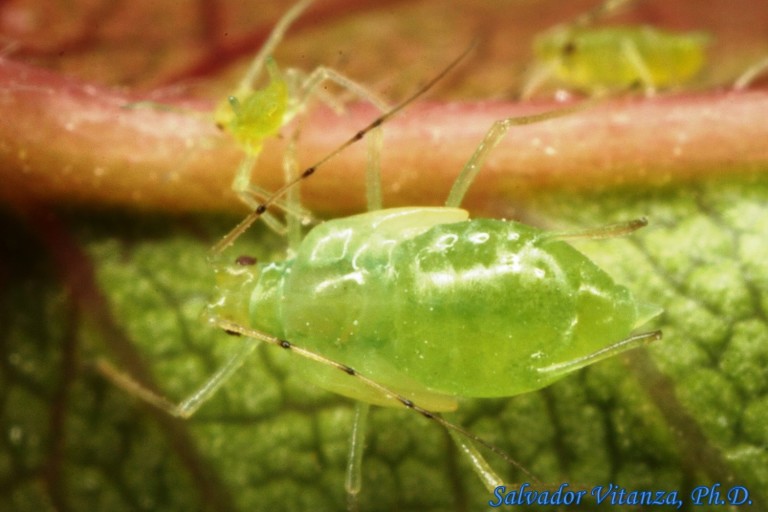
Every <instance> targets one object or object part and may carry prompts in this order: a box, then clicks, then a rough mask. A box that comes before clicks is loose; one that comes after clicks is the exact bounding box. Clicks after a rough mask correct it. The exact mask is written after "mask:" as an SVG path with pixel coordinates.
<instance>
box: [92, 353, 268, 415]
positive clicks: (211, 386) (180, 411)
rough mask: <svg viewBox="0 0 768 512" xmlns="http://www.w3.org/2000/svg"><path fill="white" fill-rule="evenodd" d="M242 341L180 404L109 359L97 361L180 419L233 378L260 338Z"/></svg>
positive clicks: (113, 379)
mask: <svg viewBox="0 0 768 512" xmlns="http://www.w3.org/2000/svg"><path fill="white" fill-rule="evenodd" d="M242 341H243V343H242V344H241V345H240V348H239V350H238V351H237V352H236V353H235V354H234V355H233V356H232V357H230V359H229V360H228V361H227V362H226V363H225V364H224V366H222V367H221V368H220V369H219V370H218V371H217V372H216V373H215V374H214V375H213V376H211V378H209V379H208V380H207V381H205V383H203V385H202V386H200V388H198V389H197V390H196V391H195V392H193V393H192V394H190V395H189V396H188V397H187V398H185V399H184V400H182V401H181V402H179V403H178V404H174V403H173V402H171V401H169V400H168V399H167V398H165V397H163V396H161V395H158V394H157V393H155V392H154V391H152V390H150V389H148V388H147V387H145V386H143V385H142V384H140V383H138V382H136V381H135V380H134V379H132V378H131V377H129V376H128V375H126V374H125V373H123V372H121V371H120V370H118V369H117V368H115V367H114V366H113V365H112V364H111V363H110V362H108V361H107V360H105V359H99V360H98V361H97V362H96V368H97V370H98V371H99V373H101V374H102V375H103V376H104V377H106V378H107V379H108V380H109V381H111V382H112V383H113V384H115V385H116V386H117V387H119V388H122V389H123V390H125V391H126V392H128V393H129V394H131V395H134V396H136V397H138V398H140V399H141V400H143V401H145V402H147V403H148V404H150V405H153V406H155V407H157V408H159V409H162V410H164V411H166V412H167V413H168V414H170V415H172V416H175V417H177V418H189V417H190V416H192V415H193V414H194V413H195V412H196V411H197V410H198V409H199V408H200V406H202V405H203V404H204V403H205V402H207V401H208V400H209V399H210V398H211V397H212V396H213V395H214V394H216V392H217V391H218V390H219V388H221V386H222V385H223V384H224V383H225V382H226V381H227V380H229V378H230V377H231V376H232V374H233V373H234V372H235V371H237V370H238V368H240V367H241V366H242V365H243V363H245V361H246V360H247V359H248V356H250V355H251V354H252V353H253V351H254V349H255V348H256V346H257V345H258V344H259V343H258V341H257V340H255V339H252V338H244V339H243V340H242Z"/></svg>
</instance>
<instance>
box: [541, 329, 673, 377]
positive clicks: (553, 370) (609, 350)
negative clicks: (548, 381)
mask: <svg viewBox="0 0 768 512" xmlns="http://www.w3.org/2000/svg"><path fill="white" fill-rule="evenodd" d="M660 339H661V331H652V332H644V333H641V334H635V335H632V336H629V337H628V338H625V339H623V340H621V341H619V342H617V343H614V344H613V345H610V346H608V347H605V348H603V349H600V350H598V351H597V352H593V353H592V354H589V355H586V356H584V357H580V358H578V359H572V360H571V361H566V362H564V363H557V364H553V365H551V366H547V367H544V368H539V369H538V371H539V372H541V373H548V374H552V375H565V374H567V373H571V372H573V371H575V370H578V369H580V368H584V367H585V366H589V365H591V364H594V363H596V362H598V361H602V360H603V359H607V358H609V357H612V356H615V355H617V354H620V353H621V352H625V351H627V350H631V349H633V348H637V347H640V346H642V345H645V344H647V343H650V342H652V341H656V340H660Z"/></svg>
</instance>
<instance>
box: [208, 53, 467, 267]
mask: <svg viewBox="0 0 768 512" xmlns="http://www.w3.org/2000/svg"><path fill="white" fill-rule="evenodd" d="M475 46H477V42H476V41H473V42H472V43H471V44H470V45H469V46H467V48H466V49H465V50H464V51H463V52H461V54H459V56H458V57H456V58H455V59H453V60H452V61H451V62H450V63H449V64H448V65H447V66H446V67H445V68H443V70H442V71H440V73H438V74H437V75H436V76H435V77H433V78H432V79H431V80H429V81H428V82H427V83H426V84H424V85H423V86H422V87H421V88H419V89H418V90H417V91H416V92H415V93H413V94H412V95H411V96H409V97H407V98H406V99H405V100H403V101H401V102H400V103H399V104H397V105H396V106H394V107H393V108H392V109H391V110H389V111H387V112H385V113H384V114H382V115H380V116H379V117H377V118H376V119H374V120H373V121H372V122H371V123H369V124H368V125H367V126H366V127H364V128H362V129H361V130H358V131H357V132H356V133H355V134H354V135H353V136H352V137H350V138H349V139H347V140H346V141H345V142H343V143H342V144H341V145H340V146H338V147H337V148H336V149H334V150H333V151H331V152H330V153H328V154H327V155H326V156H325V157H323V158H321V159H320V160H318V161H317V162H315V164H313V165H311V166H310V167H307V168H306V169H305V170H304V171H302V172H301V174H299V175H298V176H296V177H295V178H293V179H292V180H290V181H287V182H286V183H285V184H284V185H283V186H281V187H280V188H278V189H277V190H276V191H275V192H274V193H273V194H272V195H271V196H270V197H268V198H266V199H265V200H264V201H263V202H262V203H261V204H259V205H258V206H257V207H256V208H255V209H254V210H253V211H252V212H250V213H249V214H248V215H247V216H246V217H245V218H244V219H243V220H242V221H240V223H239V224H238V225H237V226H235V227H234V228H233V229H232V230H231V231H230V232H229V233H227V234H226V235H224V237H223V238H222V239H221V240H219V242H218V243H217V244H216V245H214V246H213V247H212V248H211V254H212V255H214V256H215V255H218V254H220V253H221V252H222V251H224V249H226V248H227V247H229V246H230V245H232V243H233V242H234V241H235V240H236V239H237V238H238V237H239V236H240V235H242V234H243V233H244V232H245V231H246V230H247V229H248V228H249V227H250V226H251V225H252V224H253V223H254V222H256V220H258V219H259V217H261V216H262V215H263V214H264V213H265V212H266V211H267V209H268V208H269V207H270V206H272V204H273V203H275V202H276V201H277V200H278V199H279V198H280V197H282V196H283V195H284V194H285V193H286V192H287V191H288V190H289V189H290V188H291V187H294V186H296V185H297V184H298V183H299V182H301V181H302V180H305V179H307V178H309V177H310V176H311V175H312V174H314V173H315V171H316V170H317V169H318V168H319V167H320V166H322V165H324V164H325V163H326V162H328V161H329V160H331V159H332V158H334V157H335V156H336V155H338V154H339V153H341V152H342V151H344V150H345V149H346V148H348V147H349V146H351V145H352V144H354V143H356V142H358V141H360V140H362V139H363V138H365V136H366V135H367V134H368V133H369V132H370V131H372V130H374V129H376V128H378V127H379V126H381V125H383V124H384V123H386V122H387V121H389V119H391V118H392V117H394V116H396V115H397V114H398V113H400V112H401V111H402V110H403V109H405V108H406V107H407V106H409V105H410V104H411V103H413V102H414V101H416V100H417V99H418V98H419V97H421V96H423V95H424V94H425V93H426V92H427V91H429V90H430V89H431V88H432V87H434V85H435V84H436V83H438V82H439V81H440V80H442V79H443V78H444V77H445V76H446V75H447V74H448V73H450V72H451V71H452V70H453V69H454V68H455V67H456V66H457V65H458V64H459V62H461V61H462V60H463V59H464V58H465V57H466V56H467V55H468V54H469V53H470V52H471V51H472V50H473V49H474V48H475Z"/></svg>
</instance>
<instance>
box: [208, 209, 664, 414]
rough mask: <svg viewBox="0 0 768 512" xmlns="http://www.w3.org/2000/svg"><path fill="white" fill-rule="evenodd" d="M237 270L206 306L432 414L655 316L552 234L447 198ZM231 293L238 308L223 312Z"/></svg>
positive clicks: (377, 398)
mask: <svg viewBox="0 0 768 512" xmlns="http://www.w3.org/2000/svg"><path fill="white" fill-rule="evenodd" d="M237 274H238V276H237V278H236V280H240V281H241V282H247V283H248V285H247V286H245V287H244V288H241V289H240V290H239V291H236V292H233V290H232V289H231V288H228V289H226V291H225V293H224V295H223V299H222V302H220V303H219V304H218V305H217V306H216V314H217V315H221V316H227V317H229V318H238V319H239V318H244V317H246V316H247V318H248V324H249V325H250V326H251V327H253V328H255V329H258V330H260V331H263V332H268V333H270V334H273V335H274V336H277V337H279V338H283V339H288V340H291V341H292V342H293V343H296V344H298V345H301V346H302V347H303V348H306V349H309V350H313V351H317V352H318V353H322V354H323V355H324V356H325V357H328V358H330V359H333V360H335V361H340V362H343V363H344V364H346V365H349V366H351V367H353V368H355V370H357V371H358V372H360V373H362V374H365V375H368V376H371V377H374V376H375V379H376V380H377V381H378V382H379V383H381V384H383V385H385V386H387V387H388V388H390V389H392V390H394V391H397V393H398V394H400V395H403V396H406V397H408V398H409V399H412V400H414V401H416V402H417V403H419V404H420V405H422V406H424V407H426V408H429V409H431V410H436V411H441V410H451V409H454V408H455V407H456V403H455V398H456V397H500V396H512V395H516V394H519V393H523V392H526V391H531V390H534V389H538V388H541V387H544V386H546V385H548V384H550V383H552V382H553V381H555V380H557V379H559V378H561V377H562V376H564V375H565V374H567V373H569V372H571V371H573V370H576V369H578V368H581V367H583V366H586V365H588V364H591V363H593V362H595V361H596V360H599V359H602V358H604V357H607V356H610V355H613V354H615V353H616V352H619V351H621V350H623V349H624V347H621V346H618V347H611V346H610V345H611V343H612V342H615V341H617V340H622V339H624V338H626V337H627V336H628V335H629V333H630V332H632V331H633V330H634V329H635V328H637V327H639V326H641V325H642V324H644V323H645V322H646V321H647V320H648V319H649V318H650V317H652V316H654V315H655V314H656V313H658V308H656V307H652V306H645V305H643V304H638V303H637V302H636V301H635V300H634V298H633V297H632V295H631V293H630V292H629V290H627V289H626V288H625V287H623V286H621V285H619V284H616V283H614V282H613V280H612V279H611V278H610V277H609V276H608V275H607V274H606V273H605V272H604V271H602V270H601V269H600V268H598V267H597V266H596V265H595V264H594V263H592V262H591V261H590V260H589V259H588V258H587V257H586V256H584V255H582V254H581V253H579V252H578V251H577V250H576V249H574V248H573V247H572V246H571V245H569V244H567V243H566V242H564V241H561V240H560V239H559V236H558V235H557V234H553V233H548V232H545V231H541V230H539V229H536V228H534V227H531V226H527V225H524V224H520V223H517V222H507V221H500V220H494V219H476V220H469V219H468V213H467V212H466V211H464V210H461V209H457V208H426V207H421V208H397V209H388V210H379V211H375V212H370V213H365V214H361V215H356V216H353V217H348V218H344V219H338V220H333V221H329V222H326V223H324V224H322V225H320V226H318V227H316V228H315V229H313V230H312V231H311V232H310V233H309V234H308V235H307V237H306V238H305V239H304V241H303V242H302V244H301V245H300V246H299V248H298V252H297V254H296V257H295V258H292V259H290V260H286V261H283V262H279V263H269V264H265V265H262V264H258V265H255V266H252V267H250V268H248V269H246V270H241V271H239V272H237ZM244 278H245V279H244ZM237 294H242V296H237ZM233 303H234V304H235V305H236V308H237V307H240V308H244V307H246V306H247V308H248V311H247V312H246V311H244V310H241V311H236V310H232V311H228V310H229V309H230V305H231V304H233ZM604 349H607V350H605V351H604V352H601V351H602V350H604ZM304 366H305V368H304V371H305V375H306V378H307V379H308V380H310V381H313V382H315V383H317V384H319V385H321V386H323V387H325V388H327V389H330V390H332V391H335V392H338V393H341V394H343V395H346V396H349V397H352V398H356V399H358V400H364V401H367V402H371V403H375V404H378V405H401V404H400V403H399V402H398V401H397V399H396V398H394V397H386V396H383V395H382V394H381V393H380V392H379V391H378V390H372V389H371V388H369V387H368V386H367V385H364V384H363V383H361V382H359V381H357V380H355V379H350V378H349V377H348V376H347V375H345V374H343V373H340V372H338V371H336V370H335V369H333V368H330V369H323V368H317V365H315V364H308V365H304ZM479 376H482V377H481V378H480V377H479Z"/></svg>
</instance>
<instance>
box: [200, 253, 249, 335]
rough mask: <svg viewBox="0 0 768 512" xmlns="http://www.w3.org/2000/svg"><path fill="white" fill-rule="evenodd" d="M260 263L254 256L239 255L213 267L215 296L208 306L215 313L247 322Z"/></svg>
mask: <svg viewBox="0 0 768 512" xmlns="http://www.w3.org/2000/svg"><path fill="white" fill-rule="evenodd" d="M261 267H262V266H261V265H259V264H258V260H257V259H256V258H255V257H254V256H249V255H241V256H238V257H237V258H235V259H234V260H232V262H231V263H228V264H220V265H216V266H215V267H214V273H215V276H216V291H217V297H216V299H215V300H214V301H213V302H211V304H210V305H209V306H208V313H209V316H210V315H211V314H215V315H218V316H223V317H226V318H229V319H232V320H234V321H237V322H241V323H243V322H248V303H249V301H250V293H251V291H252V290H253V287H254V286H255V285H256V283H257V282H258V281H259V276H260V274H261Z"/></svg>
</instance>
